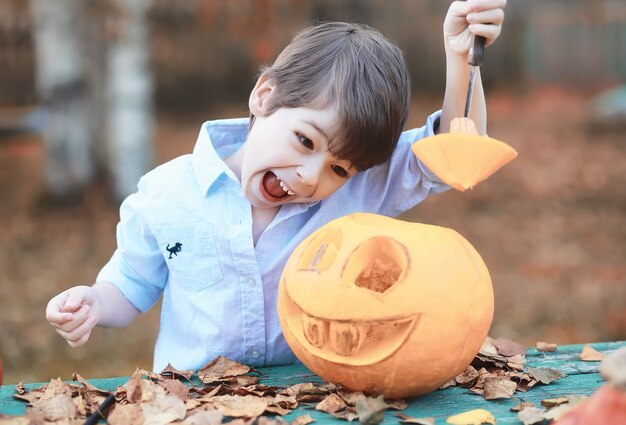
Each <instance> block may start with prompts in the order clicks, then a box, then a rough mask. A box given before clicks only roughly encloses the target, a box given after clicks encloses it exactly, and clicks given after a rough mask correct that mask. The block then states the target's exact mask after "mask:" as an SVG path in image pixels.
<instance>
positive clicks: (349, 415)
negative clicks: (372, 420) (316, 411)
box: [331, 407, 359, 422]
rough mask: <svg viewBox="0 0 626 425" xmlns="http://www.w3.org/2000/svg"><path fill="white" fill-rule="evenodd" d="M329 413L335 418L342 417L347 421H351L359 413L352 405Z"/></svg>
mask: <svg viewBox="0 0 626 425" xmlns="http://www.w3.org/2000/svg"><path fill="white" fill-rule="evenodd" d="M331 415H332V416H333V417H335V418H337V419H343V420H344V421H348V422H352V421H353V420H355V419H358V418H359V415H358V414H357V413H356V409H355V408H354V407H348V408H347V409H344V410H341V411H339V412H335V413H331Z"/></svg>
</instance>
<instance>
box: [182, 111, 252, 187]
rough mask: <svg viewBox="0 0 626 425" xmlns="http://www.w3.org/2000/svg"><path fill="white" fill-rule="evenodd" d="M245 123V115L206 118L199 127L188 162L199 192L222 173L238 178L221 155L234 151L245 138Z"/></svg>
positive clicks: (246, 123) (248, 121) (247, 120)
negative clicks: (243, 116)
mask: <svg viewBox="0 0 626 425" xmlns="http://www.w3.org/2000/svg"><path fill="white" fill-rule="evenodd" d="M249 123H250V120H249V119H248V118H235V119H224V120H216V121H207V122H205V123H204V124H202V126H201V127H200V133H199V134H198V139H197V141H196V145H195V147H194V149H193V154H192V160H191V162H192V165H193V172H194V175H195V177H196V181H197V182H198V186H199V187H200V190H201V191H202V193H203V194H206V193H207V192H208V191H209V189H210V188H211V186H212V185H213V183H215V181H216V180H217V179H218V178H219V177H220V176H221V175H222V174H226V175H227V176H228V177H230V178H231V179H233V180H235V181H238V180H237V178H236V177H235V175H234V174H233V172H232V171H231V170H230V169H229V168H228V166H227V165H226V164H225V163H224V158H227V157H228V156H230V155H232V154H234V153H235V152H236V151H237V149H239V148H240V147H241V145H243V143H244V142H245V141H246V137H247V136H248V125H249Z"/></svg>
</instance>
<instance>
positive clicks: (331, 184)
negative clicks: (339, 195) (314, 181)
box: [315, 176, 348, 199]
mask: <svg viewBox="0 0 626 425" xmlns="http://www.w3.org/2000/svg"><path fill="white" fill-rule="evenodd" d="M347 182H348V180H338V179H337V178H335V177H332V176H330V177H324V178H323V180H322V181H321V182H320V184H319V185H318V187H317V193H316V194H315V195H316V197H319V199H324V198H327V197H329V196H330V195H332V194H333V193H335V192H336V191H338V190H339V189H341V188H342V187H343V185H345V184H346V183H347Z"/></svg>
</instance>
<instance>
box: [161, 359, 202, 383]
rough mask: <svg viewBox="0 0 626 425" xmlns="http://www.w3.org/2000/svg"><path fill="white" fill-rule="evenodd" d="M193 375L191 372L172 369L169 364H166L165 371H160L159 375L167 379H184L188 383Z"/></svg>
mask: <svg viewBox="0 0 626 425" xmlns="http://www.w3.org/2000/svg"><path fill="white" fill-rule="evenodd" d="M193 373H194V371H193V370H178V369H176V368H174V366H172V364H171V363H168V364H167V366H166V367H165V369H163V370H162V371H161V373H160V375H161V376H163V377H167V378H184V379H186V380H187V381H189V380H190V379H191V377H192V376H193Z"/></svg>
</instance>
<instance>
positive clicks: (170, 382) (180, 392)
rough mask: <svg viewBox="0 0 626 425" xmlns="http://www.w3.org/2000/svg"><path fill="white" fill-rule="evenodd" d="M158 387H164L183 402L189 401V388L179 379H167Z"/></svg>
mask: <svg viewBox="0 0 626 425" xmlns="http://www.w3.org/2000/svg"><path fill="white" fill-rule="evenodd" d="M158 385H160V386H162V387H163V388H165V390H166V391H167V392H168V393H169V394H171V395H173V396H175V397H178V398H179V399H181V400H182V401H185V400H187V397H189V387H188V386H187V385H185V384H183V383H182V382H180V381H179V380H178V379H166V380H163V381H161V382H159V384H158Z"/></svg>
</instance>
